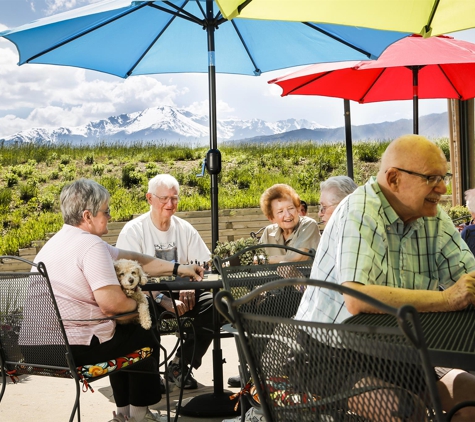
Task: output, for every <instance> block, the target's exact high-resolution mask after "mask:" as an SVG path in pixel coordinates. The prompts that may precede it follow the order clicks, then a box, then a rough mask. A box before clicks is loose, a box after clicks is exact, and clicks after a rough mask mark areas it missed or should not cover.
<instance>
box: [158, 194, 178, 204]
mask: <svg viewBox="0 0 475 422" xmlns="http://www.w3.org/2000/svg"><path fill="white" fill-rule="evenodd" d="M152 195H153V196H154V197H155V198H158V200H159V201H160V203H161V204H166V203H167V202H168V201H172V204H176V203H178V201H179V200H180V197H179V196H158V195H155V194H154V193H152Z"/></svg>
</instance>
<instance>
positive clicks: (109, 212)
mask: <svg viewBox="0 0 475 422" xmlns="http://www.w3.org/2000/svg"><path fill="white" fill-rule="evenodd" d="M84 211H91V212H92V210H89V209H85V210H84ZM97 212H102V213H103V214H104V215H105V216H106V217H110V216H111V210H110V208H107V209H106V210H105V211H102V210H99V211H97Z"/></svg>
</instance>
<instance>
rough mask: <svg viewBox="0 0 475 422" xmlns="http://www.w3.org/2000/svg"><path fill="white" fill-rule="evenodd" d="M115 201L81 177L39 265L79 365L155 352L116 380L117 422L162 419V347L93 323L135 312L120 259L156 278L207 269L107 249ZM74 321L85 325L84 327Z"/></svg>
mask: <svg viewBox="0 0 475 422" xmlns="http://www.w3.org/2000/svg"><path fill="white" fill-rule="evenodd" d="M109 201H110V195H109V192H108V191H107V189H106V188H104V187H103V186H101V185H100V184H98V183H97V182H95V181H93V180H88V179H80V180H77V181H75V182H73V183H71V184H69V185H66V186H65V187H64V188H63V189H62V191H61V195H60V203H61V213H62V215H63V220H64V225H63V227H62V228H61V230H60V231H59V232H58V233H56V234H55V235H54V236H53V237H52V238H51V239H50V240H48V242H47V243H46V244H45V246H43V248H42V249H41V250H40V252H39V253H38V255H37V256H36V258H35V261H36V262H43V263H44V264H45V266H46V268H47V271H48V274H49V278H50V280H51V285H52V287H53V290H54V292H55V295H56V299H57V302H58V307H59V310H60V312H61V316H62V317H63V319H64V320H65V329H66V334H67V336H68V340H69V343H70V344H71V350H72V353H73V356H74V359H75V363H76V364H77V365H84V364H89V363H91V362H93V361H96V362H97V361H98V362H107V361H109V360H111V359H114V358H117V357H118V356H124V355H126V354H127V353H130V352H132V351H134V350H137V349H139V348H141V347H145V346H152V348H153V353H152V355H153V356H154V358H152V359H147V360H145V361H144V362H143V363H141V371H142V373H135V372H127V371H119V372H117V373H115V374H112V375H111V376H110V378H109V379H110V383H111V387H112V392H113V395H114V400H115V403H116V406H117V412H114V417H113V419H112V420H111V422H125V421H126V420H129V421H134V422H145V421H159V420H163V416H162V417H160V415H159V414H156V413H152V412H151V411H150V410H149V408H148V406H150V405H154V404H156V403H157V402H158V401H160V398H161V392H160V377H159V375H158V358H159V350H160V349H159V344H157V340H156V339H155V337H154V336H153V335H152V332H151V330H145V329H144V328H142V326H141V325H139V324H125V325H117V324H116V322H115V320H105V321H103V322H97V321H94V319H95V318H105V317H110V316H114V315H118V314H123V313H127V312H132V311H134V310H135V309H136V307H137V302H136V301H135V300H133V299H130V298H128V297H127V296H126V295H125V294H124V292H123V291H122V289H121V287H120V284H119V282H118V281H117V275H116V272H115V269H114V261H115V260H118V259H131V260H136V261H138V262H139V263H140V264H141V265H142V267H143V269H144V271H146V272H147V273H148V274H150V275H152V276H161V275H172V274H173V273H178V274H180V276H183V277H193V278H195V279H197V280H201V278H202V276H203V270H202V269H201V268H200V267H199V266H198V265H179V266H178V267H175V266H174V264H173V263H171V262H167V261H164V260H162V259H157V258H154V257H153V256H148V255H144V254H141V253H137V252H132V251H128V250H123V249H119V248H116V247H114V246H111V245H109V244H107V243H106V242H105V241H103V240H102V239H101V236H103V235H105V234H107V232H108V229H107V223H108V222H109V220H110V218H111V215H110V209H109ZM68 319H69V320H85V321H82V322H81V324H79V325H78V324H75V323H74V321H73V322H67V320H68ZM87 321H90V322H87ZM27 347H36V346H27ZM40 347H43V346H40ZM144 371H146V372H149V373H145V374H144V373H143V372H144Z"/></svg>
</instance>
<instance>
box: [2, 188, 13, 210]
mask: <svg viewBox="0 0 475 422" xmlns="http://www.w3.org/2000/svg"><path fill="white" fill-rule="evenodd" d="M11 202H12V190H11V189H8V188H5V189H0V207H1V208H8V206H9V205H10V203H11Z"/></svg>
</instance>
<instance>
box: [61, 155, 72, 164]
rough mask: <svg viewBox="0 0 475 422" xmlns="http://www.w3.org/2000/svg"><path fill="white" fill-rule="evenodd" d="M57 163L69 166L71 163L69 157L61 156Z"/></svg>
mask: <svg viewBox="0 0 475 422" xmlns="http://www.w3.org/2000/svg"><path fill="white" fill-rule="evenodd" d="M59 162H60V163H61V164H64V165H66V164H69V163H70V162H71V157H70V156H69V155H66V154H63V155H61V157H60V158H59Z"/></svg>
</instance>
